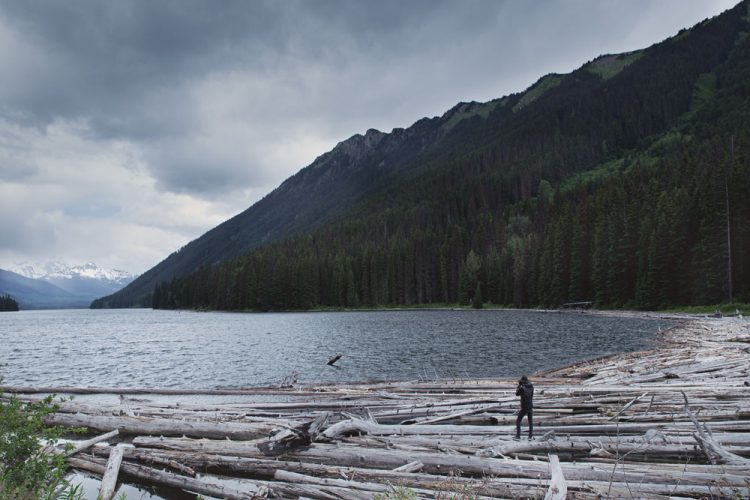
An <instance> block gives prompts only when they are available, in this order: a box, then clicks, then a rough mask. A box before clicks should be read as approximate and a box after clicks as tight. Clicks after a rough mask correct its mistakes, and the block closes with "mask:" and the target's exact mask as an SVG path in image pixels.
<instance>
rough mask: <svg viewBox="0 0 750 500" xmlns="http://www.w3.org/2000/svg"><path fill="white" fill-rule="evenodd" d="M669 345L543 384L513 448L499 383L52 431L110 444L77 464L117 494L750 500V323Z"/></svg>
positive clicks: (157, 409) (97, 422)
mask: <svg viewBox="0 0 750 500" xmlns="http://www.w3.org/2000/svg"><path fill="white" fill-rule="evenodd" d="M660 337H661V338H660V345H659V346H658V347H657V348H656V349H653V350H650V351H645V352H638V353H628V354H622V355H617V356H613V357H608V358H601V359H598V360H593V361H588V362H582V363H578V364H575V365H572V366H569V367H566V368H561V369H557V370H550V371H547V372H544V373H539V374H537V375H536V376H534V377H532V381H533V382H534V384H535V386H536V395H535V410H534V420H535V433H536V437H535V439H534V440H531V441H528V440H522V441H515V440H513V439H512V437H513V435H514V434H515V427H514V424H515V413H516V412H517V409H518V398H517V397H516V396H515V395H514V394H515V392H514V391H515V383H516V382H515V380H496V379H493V380H489V379H485V380H452V381H434V382H424V381H422V382H403V383H373V384H351V385H328V386H301V387H291V388H283V389H274V388H264V389H248V390H243V391H239V390H238V391H235V392H234V393H233V394H234V395H236V396H238V398H237V399H238V402H232V403H220V404H167V403H165V402H164V401H162V402H161V403H159V402H158V399H155V400H150V399H145V400H144V399H141V400H136V399H130V400H128V398H123V399H122V401H121V403H120V404H112V405H103V404H86V403H83V402H81V403H79V402H76V401H68V402H65V403H63V404H62V405H61V407H60V411H59V412H58V413H57V414H55V415H53V416H51V417H50V418H49V423H50V424H57V425H63V426H85V427H87V428H89V429H90V430H91V431H92V433H102V432H109V434H108V435H105V436H103V440H102V441H100V442H94V441H96V440H91V441H90V442H88V443H81V446H80V447H79V448H81V449H79V450H76V451H75V452H74V453H73V454H71V455H70V456H69V457H68V458H67V460H68V462H69V464H70V465H71V467H73V468H74V469H77V470H81V471H87V472H88V473H91V474H94V475H97V476H100V477H101V476H104V477H106V478H107V479H106V484H105V481H103V484H102V490H104V489H105V487H106V488H107V490H106V494H107V495H111V494H112V493H114V491H115V488H114V487H113V486H112V485H113V483H112V476H113V474H114V476H115V478H116V477H117V470H119V477H120V478H124V479H125V480H128V481H132V482H144V483H150V484H157V485H165V486H170V487H174V488H180V489H183V490H186V491H189V492H194V493H199V494H202V495H207V496H212V497H219V498H266V497H274V498H298V497H300V498H323V499H330V498H373V497H376V496H380V498H401V497H404V496H406V497H408V496H409V495H411V492H413V494H414V495H415V496H416V497H419V498H422V497H424V498H485V497H493V498H496V497H501V498H519V497H538V498H565V497H566V495H567V497H568V498H582V499H594V498H602V497H605V498H631V497H639V498H640V497H647V498H667V497H669V498H707V497H709V498H737V497H739V498H748V497H750V387H748V385H750V372H749V371H750V323H749V322H745V321H743V320H739V319H721V320H695V321H689V322H685V323H683V324H681V325H679V326H678V327H675V328H673V329H670V330H667V331H665V332H662V333H661V334H660ZM2 390H4V391H5V392H8V391H14V389H13V388H7V387H6V388H2ZM19 391H20V392H21V393H19V394H18V396H19V397H22V398H34V397H35V396H34V395H32V394H29V393H31V392H35V391H33V390H32V389H30V388H24V389H19ZM19 391H16V392H19ZM110 391H111V392H112V393H118V391H113V390H110ZM242 395H246V396H254V397H255V401H253V400H252V398H245V400H244V401H242ZM260 396H262V397H260ZM269 396H273V398H271V397H269ZM115 430H116V431H117V432H116V433H114V432H112V431H115ZM108 464H109V466H108ZM112 469H116V470H115V473H112V472H111V470H112ZM227 477H231V478H233V479H234V480H233V481H231V482H227V481H225V479H226V478H227ZM237 478H239V479H237ZM399 495H401V496H399ZM103 496H104V495H103Z"/></svg>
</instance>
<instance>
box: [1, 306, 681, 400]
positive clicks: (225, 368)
mask: <svg viewBox="0 0 750 500" xmlns="http://www.w3.org/2000/svg"><path fill="white" fill-rule="evenodd" d="M670 324H671V323H670V322H669V321H663V320H659V321H657V320H650V319H636V318H609V317H602V316H592V315H585V314H575V313H544V312H533V311H514V310H509V311H503V310H479V311H475V310H468V311H467V310H461V311H447V310H439V311H429V310H428V311H425V310H415V311H374V312H332V313H327V312H326V313H322V312H316V313H265V314H236V313H195V312H181V311H153V310H149V309H136V310H55V311H21V312H18V313H2V314H0V364H2V366H0V376H2V377H3V378H4V379H5V383H6V384H11V385H36V386H60V385H73V386H79V387H93V386H96V387H174V388H204V389H205V388H224V387H243V386H260V385H275V384H278V383H279V382H280V381H281V380H282V379H283V378H284V376H285V375H287V374H289V373H291V372H293V371H296V372H298V373H299V376H298V379H299V381H300V382H321V381H362V380H372V379H377V380H400V379H435V378H451V377H492V376H507V377H516V376H518V375H520V374H523V373H533V372H534V371H537V370H541V369H545V368H553V367H557V366H560V365H564V364H566V363H570V362H572V361H576V360H580V359H585V358H590V357H594V356H600V355H602V354H607V353H613V352H622V351H632V350H638V349H643V348H647V347H649V346H651V345H652V341H653V338H654V335H653V334H654V333H655V332H656V331H657V329H658V328H665V327H668V326H669V325H670ZM336 352H341V353H343V354H344V357H343V358H342V359H341V360H340V361H339V362H338V363H337V365H339V366H338V367H330V366H327V365H326V361H327V360H328V359H329V357H330V356H331V355H333V354H334V353H336Z"/></svg>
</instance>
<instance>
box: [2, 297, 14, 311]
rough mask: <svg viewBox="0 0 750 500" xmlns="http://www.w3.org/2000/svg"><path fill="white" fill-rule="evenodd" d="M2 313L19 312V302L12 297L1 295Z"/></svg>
mask: <svg viewBox="0 0 750 500" xmlns="http://www.w3.org/2000/svg"><path fill="white" fill-rule="evenodd" d="M0 311H18V302H16V301H15V300H14V299H13V297H11V296H10V295H0Z"/></svg>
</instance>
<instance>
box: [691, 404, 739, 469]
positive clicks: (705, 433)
mask: <svg viewBox="0 0 750 500" xmlns="http://www.w3.org/2000/svg"><path fill="white" fill-rule="evenodd" d="M682 397H683V398H685V413H686V414H687V415H688V416H689V417H690V420H692V421H693V425H694V426H695V429H696V433H695V434H694V436H695V440H696V441H698V444H700V447H701V449H702V450H703V451H704V452H705V454H706V456H707V457H708V459H709V460H711V462H712V463H714V464H728V465H744V466H747V467H748V468H750V460H748V459H746V458H743V457H741V456H739V455H735V454H734V453H731V452H728V451H727V450H725V449H724V448H722V447H721V445H720V444H719V443H717V442H716V441H715V440H714V438H713V437H712V436H711V431H710V430H709V429H708V428H707V427H705V425H704V424H701V423H700V422H699V421H698V418H697V417H696V416H695V414H694V413H693V412H691V411H690V405H689V404H688V398H687V396H686V395H685V393H684V392H683V393H682Z"/></svg>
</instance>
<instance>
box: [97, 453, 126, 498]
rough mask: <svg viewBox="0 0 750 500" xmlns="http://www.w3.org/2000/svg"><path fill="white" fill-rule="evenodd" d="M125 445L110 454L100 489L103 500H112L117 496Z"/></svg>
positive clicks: (100, 496)
mask: <svg viewBox="0 0 750 500" xmlns="http://www.w3.org/2000/svg"><path fill="white" fill-rule="evenodd" d="M122 453H123V445H122V444H118V445H117V446H115V447H114V448H113V449H112V452H111V453H110V454H109V460H107V465H106V467H105V469H104V475H103V476H102V484H101V486H100V487H99V498H100V499H101V500H111V499H112V497H113V496H115V488H116V487H117V476H118V474H119V473H120V464H121V463H122Z"/></svg>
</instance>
